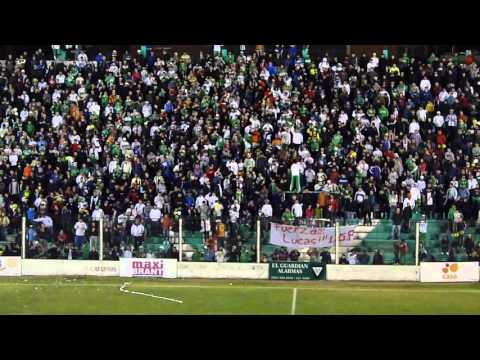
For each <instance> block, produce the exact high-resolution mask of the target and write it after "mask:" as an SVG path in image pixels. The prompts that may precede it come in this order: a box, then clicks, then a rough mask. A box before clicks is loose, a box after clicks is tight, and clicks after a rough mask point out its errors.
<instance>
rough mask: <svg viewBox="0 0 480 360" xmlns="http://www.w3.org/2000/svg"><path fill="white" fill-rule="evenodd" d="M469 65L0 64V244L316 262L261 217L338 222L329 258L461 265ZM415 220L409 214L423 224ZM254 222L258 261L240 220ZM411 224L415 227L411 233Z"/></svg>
mask: <svg viewBox="0 0 480 360" xmlns="http://www.w3.org/2000/svg"><path fill="white" fill-rule="evenodd" d="M479 87H480V74H479V69H478V66H477V64H476V61H475V58H474V57H473V56H471V55H468V54H467V56H463V57H460V56H459V55H458V54H455V55H451V56H445V57H444V56H440V54H438V55H435V54H433V53H432V54H431V55H429V56H428V57H426V58H421V59H420V58H414V57H412V56H409V55H408V54H407V53H405V54H402V55H401V56H399V57H398V58H397V57H395V56H393V55H388V54H376V53H370V54H358V55H356V54H351V55H347V56H345V57H342V58H337V57H332V56H329V55H328V54H327V53H325V54H322V55H321V56H314V55H312V54H311V53H310V48H309V46H306V45H305V46H295V45H289V46H287V45H286V46H283V45H278V46H276V47H275V49H274V50H273V51H271V52H263V51H251V52H245V51H239V52H238V53H235V54H234V53H232V52H229V51H222V52H215V53H213V52H212V54H204V56H202V57H201V58H200V59H197V58H194V57H191V56H190V55H188V54H186V53H183V54H182V53H180V54H178V53H175V52H170V53H163V54H155V53H154V52H153V51H150V50H148V49H147V51H142V52H140V53H130V52H128V51H126V52H125V53H117V52H116V51H113V52H112V53H109V54H106V55H103V54H101V53H99V54H97V55H96V56H95V57H94V58H90V59H89V58H88V56H87V54H85V53H83V52H79V53H78V54H77V58H76V59H75V60H74V61H70V62H65V61H50V60H47V59H46V56H45V54H44V52H42V51H40V50H38V51H36V52H34V53H31V54H29V53H24V54H22V55H19V56H18V57H17V58H14V57H13V56H8V58H7V59H6V61H5V62H3V65H2V67H1V70H0V98H1V100H0V121H1V124H0V175H1V177H0V244H2V246H3V247H2V249H3V253H2V254H3V255H19V254H20V245H21V241H20V237H21V236H20V229H21V223H22V217H26V222H27V226H26V230H25V231H26V234H25V237H26V244H27V251H26V256H27V257H28V258H56V259H98V258H99V253H98V252H99V244H98V238H99V234H98V231H99V221H100V219H103V220H102V221H103V230H104V232H103V240H104V254H102V255H103V258H104V259H110V260H118V259H119V258H121V257H165V258H178V256H179V251H178V244H179V243H178V233H179V226H180V222H179V219H182V225H181V226H182V227H183V233H184V237H185V243H186V245H188V250H189V251H185V252H183V255H184V256H185V257H186V258H188V259H189V260H194V261H242V262H250V261H252V262H255V261H257V260H260V261H262V262H268V261H275V260H277V261H278V260H289V261H298V260H306V261H321V262H323V263H328V262H330V261H331V256H330V253H329V249H326V248H325V249H322V248H320V249H317V248H310V249H308V251H298V250H292V249H287V248H283V247H276V246H274V245H272V244H269V237H268V234H269V231H270V226H271V225H270V223H271V222H274V223H282V224H290V225H305V226H324V225H329V224H330V225H332V224H334V223H336V222H340V223H341V224H342V225H349V224H353V225H356V226H357V227H358V231H357V232H361V231H362V229H364V230H365V234H364V235H365V236H364V238H362V241H361V242H360V243H359V244H358V246H356V248H355V249H353V251H352V249H348V251H346V252H345V254H344V255H342V258H341V261H340V263H350V264H356V263H359V264H368V263H373V264H383V263H408V262H411V261H412V258H413V255H412V252H413V251H415V247H414V246H412V245H413V244H414V242H413V243H412V239H414V237H415V227H414V226H413V223H414V222H417V221H421V222H422V221H423V224H424V227H422V229H421V240H422V243H421V246H420V249H419V251H420V252H421V254H420V256H421V259H422V260H425V261H435V260H440V259H445V260H446V259H448V260H449V261H455V260H461V259H468V260H478V259H479V256H480V248H479V245H478V243H477V242H476V238H475V233H476V228H475V226H476V223H477V220H478V219H479V217H478V212H479V209H480V207H479V206H480V192H479V185H478V178H479V177H480V167H479V166H480V164H479V157H480V145H479V140H480V123H479V114H478V110H477V108H478V103H479ZM422 216H424V218H423V220H422ZM257 220H260V222H261V231H262V251H261V259H257V258H256V256H257V252H256V242H255V235H256V231H257V228H256V223H257ZM427 225H428V230H427Z"/></svg>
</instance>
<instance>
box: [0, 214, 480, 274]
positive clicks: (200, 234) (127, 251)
mask: <svg viewBox="0 0 480 360" xmlns="http://www.w3.org/2000/svg"><path fill="white" fill-rule="evenodd" d="M63 215H64V216H63V217H62V216H53V219H52V217H50V216H47V215H45V216H40V217H37V218H31V217H29V216H22V215H21V214H17V215H16V216H10V217H9V219H10V221H9V223H8V225H6V226H2V227H1V229H0V231H1V232H0V251H1V255H4V256H6V255H8V256H20V255H21V256H22V257H23V258H27V259H72V260H75V259H76V260H118V259H119V258H120V257H138V258H173V259H178V260H179V261H194V262H203V261H205V262H213V261H216V262H244V263H261V262H263V263H265V262H271V261H301V262H318V261H321V262H326V263H329V262H335V263H337V264H363V263H365V262H364V261H365V257H367V258H368V259H367V260H366V263H367V264H376V262H375V260H374V259H375V256H377V257H378V254H377V253H382V256H383V254H384V253H388V256H386V254H385V261H384V262H382V263H383V264H411V265H418V264H419V262H420V261H446V260H448V261H451V260H452V257H449V254H448V252H446V251H444V252H443V253H442V251H443V250H444V247H443V246H444V245H445V243H446V242H445V241H444V240H443V239H444V238H445V237H447V238H448V240H449V247H448V249H449V250H450V249H451V248H452V247H453V248H454V249H455V253H456V254H457V256H456V257H455V261H471V260H472V259H474V256H475V254H477V253H480V251H479V250H480V247H479V246H478V244H476V243H475V241H476V233H474V234H473V245H472V246H470V245H471V244H470V242H469V241H470V240H467V237H468V236H470V234H465V233H463V234H462V236H461V238H460V239H457V240H455V232H452V231H449V229H447V228H443V227H442V228H438V229H437V230H436V231H435V230H434V229H433V225H432V223H430V224H428V222H426V223H422V222H417V223H412V230H411V232H409V233H406V234H404V236H403V237H401V239H402V240H404V239H406V240H404V241H403V242H404V243H406V244H407V245H408V251H405V252H402V247H401V245H402V242H401V241H400V240H399V241H396V240H394V239H392V238H390V237H389V235H388V234H386V233H385V232H386V231H388V232H390V229H391V225H390V224H389V223H388V221H387V222H385V221H384V222H378V223H377V224H375V225H374V226H373V227H365V226H363V225H360V224H359V220H358V219H355V218H353V219H345V218H315V217H311V216H310V217H305V216H303V217H301V218H294V217H287V218H285V217H281V218H279V217H270V218H267V217H264V216H252V215H247V214H243V216H241V217H239V218H237V219H231V218H227V219H226V218H220V217H214V216H209V217H201V216H198V215H191V216H182V217H174V218H168V217H167V216H164V217H162V218H161V219H160V220H159V221H155V222H154V221H152V220H151V219H149V218H146V219H145V220H141V221H138V219H137V220H136V219H135V218H133V217H130V218H126V217H125V216H123V214H122V215H121V216H110V215H104V216H103V217H101V218H99V219H92V218H91V217H88V216H86V217H84V218H83V219H84V220H83V221H84V224H85V227H86V229H85V232H84V234H83V235H79V233H77V229H76V224H78V223H79V221H74V220H73V218H70V217H69V216H66V215H65V214H63ZM122 216H123V217H122ZM377 221H380V220H377ZM137 222H138V224H137ZM272 223H277V224H287V225H298V226H306V227H312V228H315V227H325V226H327V227H335V238H336V241H335V244H334V245H332V246H330V247H323V248H308V247H305V248H302V249H297V250H295V249H292V248H287V247H282V246H277V245H274V244H272V243H271V241H270V231H271V224H272ZM425 224H426V225H425ZM134 225H135V226H137V225H138V226H142V227H143V229H144V231H143V232H142V233H141V236H134V235H133V234H132V226H134ZM345 225H356V228H355V229H356V230H355V231H356V236H358V237H359V238H358V241H357V243H356V245H353V246H352V245H350V246H342V244H341V243H340V241H339V239H338V236H339V233H340V228H341V226H345ZM382 226H383V227H384V229H383V228H382ZM428 226H431V227H432V229H430V231H428V229H427V228H426V227H428ZM445 226H447V227H448V223H446V225H445ZM365 228H367V229H368V232H366V233H365V234H364V235H365V236H366V237H365V238H361V235H362V231H363V230H362V229H365ZM376 229H377V230H378V232H377V233H375V231H376ZM452 230H458V231H459V232H460V233H461V229H459V228H455V229H452ZM365 231H367V230H365ZM381 231H385V232H383V233H382V232H381ZM452 239H453V240H452ZM372 244H373V245H372ZM477 248H478V249H477ZM445 249H446V247H445ZM439 253H440V254H442V256H439V255H438V254H439ZM362 258H363V260H361V259H362ZM387 258H388V259H387ZM352 259H354V260H353V261H352ZM355 259H356V260H355Z"/></svg>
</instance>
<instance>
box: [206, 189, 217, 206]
mask: <svg viewBox="0 0 480 360" xmlns="http://www.w3.org/2000/svg"><path fill="white" fill-rule="evenodd" d="M205 200H207V202H208V206H210V209H213V206H214V205H215V203H216V202H217V201H218V197H217V195H215V193H211V192H210V193H208V194H207V196H205Z"/></svg>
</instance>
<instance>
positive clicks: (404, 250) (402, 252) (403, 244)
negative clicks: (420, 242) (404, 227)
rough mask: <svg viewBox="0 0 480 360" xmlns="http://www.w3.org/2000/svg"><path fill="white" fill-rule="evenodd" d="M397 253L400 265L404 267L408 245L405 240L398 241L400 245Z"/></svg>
mask: <svg viewBox="0 0 480 360" xmlns="http://www.w3.org/2000/svg"><path fill="white" fill-rule="evenodd" d="M398 252H399V255H400V265H405V262H406V257H407V254H408V244H407V241H406V240H405V239H403V240H402V241H400V245H399V246H398Z"/></svg>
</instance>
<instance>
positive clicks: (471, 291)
mask: <svg viewBox="0 0 480 360" xmlns="http://www.w3.org/2000/svg"><path fill="white" fill-rule="evenodd" d="M445 285H447V284H445ZM451 285H453V284H451ZM12 286H26V287H28V286H44V287H96V286H99V287H114V288H117V289H118V284H112V283H107V284H105V283H84V284H83V283H80V284H79V283H73V282H72V283H58V284H55V283H35V282H31V283H15V282H0V288H2V287H7V288H8V287H12ZM139 286H141V287H144V288H160V289H175V288H178V289H230V290H231V289H232V287H231V286H227V285H193V284H192V285H183V284H179V285H173V284H172V285H170V284H160V283H153V282H152V283H150V284H148V283H142V284H140V285H139ZM245 288H246V289H249V290H291V289H292V287H291V286H249V285H246V286H245ZM298 290H311V291H342V292H387V293H388V292H399V291H401V292H406V293H420V294H421V293H439V294H441V293H447V292H455V293H467V294H480V287H479V288H478V289H455V286H452V287H450V286H445V287H444V288H443V289H422V288H421V287H418V288H410V289H405V288H401V287H399V288H392V289H382V288H377V287H370V288H365V287H363V288H355V287H352V288H348V287H344V288H336V287H326V286H325V287H324V286H322V287H299V288H298Z"/></svg>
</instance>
